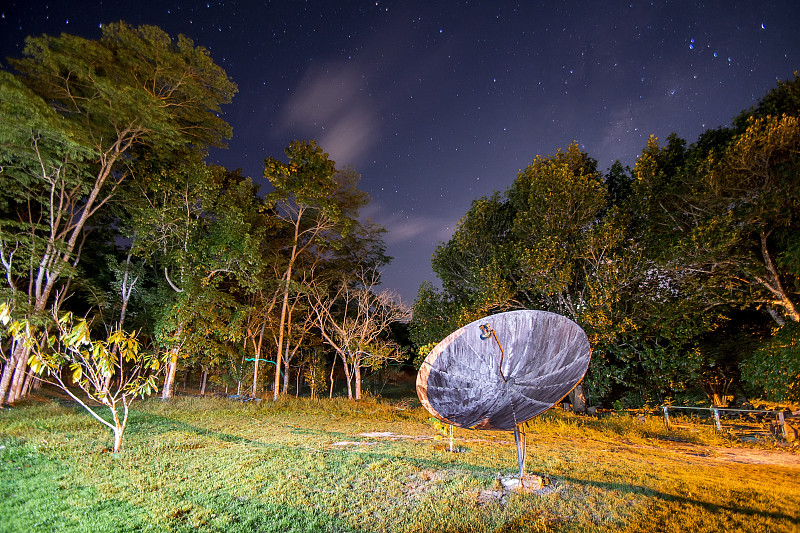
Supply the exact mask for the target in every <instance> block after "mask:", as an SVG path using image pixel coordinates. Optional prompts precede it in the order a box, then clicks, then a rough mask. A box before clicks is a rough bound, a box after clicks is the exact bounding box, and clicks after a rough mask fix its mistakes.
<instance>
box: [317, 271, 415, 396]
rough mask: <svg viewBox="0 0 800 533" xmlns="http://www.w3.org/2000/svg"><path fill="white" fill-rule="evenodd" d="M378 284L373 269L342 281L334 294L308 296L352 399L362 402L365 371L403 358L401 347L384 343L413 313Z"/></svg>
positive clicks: (348, 394) (319, 326) (323, 337)
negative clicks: (336, 356)
mask: <svg viewBox="0 0 800 533" xmlns="http://www.w3.org/2000/svg"><path fill="white" fill-rule="evenodd" d="M377 284H378V273H377V272H375V271H374V270H373V271H371V272H362V273H361V274H360V275H359V276H358V278H357V281H355V282H353V281H352V280H348V279H346V278H345V279H342V280H341V281H340V283H339V285H338V288H337V290H336V292H335V293H332V294H330V293H325V292H322V291H312V293H311V294H310V295H309V298H310V299H312V309H313V311H314V314H315V316H316V321H317V327H318V328H319V331H320V335H321V336H322V339H323V340H324V341H325V343H327V344H328V345H329V346H331V347H332V348H333V349H334V350H336V354H337V355H338V357H339V359H340V360H341V361H342V364H343V365H344V373H345V378H346V379H347V397H348V398H350V399H351V400H352V399H356V400H360V399H361V369H362V368H364V367H369V368H376V367H380V366H382V365H383V364H385V362H386V361H388V360H397V359H399V358H400V357H401V352H400V348H399V346H397V345H396V344H395V343H394V342H393V341H386V340H384V335H385V334H386V333H387V332H388V331H389V328H390V327H391V325H392V324H393V323H394V322H401V321H407V320H408V319H409V318H410V314H411V310H410V309H409V308H408V307H407V306H406V305H404V304H403V303H402V302H401V301H400V298H399V296H398V295H397V294H396V293H394V292H392V291H390V290H386V289H384V290H383V291H381V292H377V291H376V287H377ZM354 380H355V398H354V396H353V381H354Z"/></svg>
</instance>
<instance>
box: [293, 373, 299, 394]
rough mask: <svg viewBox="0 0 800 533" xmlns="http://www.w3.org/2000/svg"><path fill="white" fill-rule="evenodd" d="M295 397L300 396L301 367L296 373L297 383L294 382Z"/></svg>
mask: <svg viewBox="0 0 800 533" xmlns="http://www.w3.org/2000/svg"><path fill="white" fill-rule="evenodd" d="M294 397H295V398H299V397H300V369H299V368H298V369H297V374H295V383H294Z"/></svg>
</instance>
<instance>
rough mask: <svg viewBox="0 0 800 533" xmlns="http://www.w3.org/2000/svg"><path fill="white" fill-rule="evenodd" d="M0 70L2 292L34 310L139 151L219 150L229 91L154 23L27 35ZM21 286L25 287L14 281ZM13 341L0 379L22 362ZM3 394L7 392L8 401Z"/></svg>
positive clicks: (201, 59) (220, 74)
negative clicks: (89, 35)
mask: <svg viewBox="0 0 800 533" xmlns="http://www.w3.org/2000/svg"><path fill="white" fill-rule="evenodd" d="M24 56H25V57H23V58H22V59H16V60H11V64H12V66H13V67H14V68H15V69H16V71H17V73H18V74H17V75H16V76H12V75H10V74H8V73H5V72H4V73H2V76H1V77H0V96H2V97H1V98H0V101H2V102H3V104H2V107H0V113H2V120H0V123H2V126H0V141H1V142H0V166H1V167H2V170H1V171H0V175H2V178H3V181H4V184H5V183H7V184H8V185H7V186H4V187H3V191H2V192H0V194H2V195H3V200H2V202H0V203H2V206H3V212H4V213H5V215H4V217H3V221H2V226H0V242H2V257H3V260H2V263H3V266H4V268H5V273H6V280H7V282H8V287H9V289H10V290H11V291H12V292H14V293H15V297H17V295H18V293H19V292H20V291H21V292H22V293H23V294H22V295H20V297H19V298H18V299H19V300H22V301H26V309H27V310H26V311H24V314H25V316H26V317H33V316H34V315H37V314H42V313H43V312H44V310H45V309H46V307H47V306H48V305H49V303H50V302H51V296H52V294H53V291H54V290H56V288H57V286H58V284H59V282H60V280H61V279H62V277H63V275H64V274H65V272H67V271H69V270H70V269H73V268H75V266H76V265H77V264H78V262H79V260H80V255H81V243H82V242H83V239H84V236H85V234H84V229H85V228H86V226H87V223H88V221H89V220H90V218H91V217H92V216H93V215H95V214H96V213H97V211H98V210H99V209H101V208H103V206H105V205H106V204H107V202H108V201H109V200H110V198H111V197H112V196H113V195H114V193H115V192H116V191H117V189H118V188H119V187H120V185H122V184H123V183H124V182H126V181H128V180H129V179H131V177H132V176H131V172H130V170H131V163H132V162H133V161H135V160H136V158H137V157H138V156H140V155H141V154H142V153H145V152H148V151H169V150H173V149H176V148H178V147H180V146H184V145H188V144H192V145H194V146H207V145H213V146H221V145H222V140H223V139H224V138H225V137H226V136H228V135H230V127H229V126H228V125H227V124H226V123H225V122H224V120H222V119H221V118H220V117H219V112H220V106H221V105H222V104H225V103H228V102H230V100H231V97H232V96H233V94H234V93H235V91H236V86H235V85H234V84H233V82H231V81H230V80H229V79H228V77H227V75H226V74H225V72H224V71H223V70H222V69H221V68H220V67H218V66H217V65H215V64H214V62H213V61H212V60H211V57H210V56H209V54H208V52H207V51H206V50H205V49H203V48H199V47H195V46H194V44H193V43H192V41H191V40H190V39H188V38H187V37H184V36H179V37H178V39H177V41H173V40H171V39H170V38H169V36H168V35H167V34H166V33H164V32H163V31H162V30H160V29H159V28H156V27H154V26H141V27H139V28H132V27H130V26H128V25H126V24H125V23H118V24H109V25H105V26H104V27H103V37H102V38H101V39H100V40H98V41H93V40H87V39H83V38H80V37H75V36H71V35H66V34H63V35H61V36H59V37H51V36H47V35H43V36H41V37H29V38H28V39H27V41H26V46H25V49H24ZM25 288H27V292H25V291H26V289H25ZM24 354H25V348H24V346H23V344H18V347H17V349H16V350H15V351H14V353H13V354H12V357H11V358H10V361H9V362H8V363H7V364H6V365H5V368H4V371H3V376H2V379H0V399H3V398H5V397H6V393H7V392H8V385H9V382H10V378H11V373H12V372H13V370H14V369H15V368H17V367H18V366H19V365H22V366H24V365H25V359H26V358H25V356H24ZM9 399H10V400H11V401H13V398H9Z"/></svg>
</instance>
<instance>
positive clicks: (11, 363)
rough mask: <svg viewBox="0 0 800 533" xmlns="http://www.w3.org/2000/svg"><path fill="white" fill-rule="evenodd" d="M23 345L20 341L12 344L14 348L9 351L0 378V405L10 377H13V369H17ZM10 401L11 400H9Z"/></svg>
mask: <svg viewBox="0 0 800 533" xmlns="http://www.w3.org/2000/svg"><path fill="white" fill-rule="evenodd" d="M24 352H25V347H24V346H23V345H22V343H21V342H18V343H16V344H15V345H14V350H13V351H12V352H11V357H9V358H8V361H6V364H5V366H4V367H3V376H2V378H0V405H2V403H3V402H5V400H6V395H7V394H8V389H9V386H10V385H11V378H12V377H14V370H16V369H17V362H18V361H19V359H20V357H23V354H24ZM9 403H11V402H9Z"/></svg>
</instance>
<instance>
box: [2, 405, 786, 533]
mask: <svg viewBox="0 0 800 533" xmlns="http://www.w3.org/2000/svg"><path fill="white" fill-rule="evenodd" d="M397 407H398V406H397V404H393V403H390V402H387V401H382V400H378V399H374V398H369V399H366V400H364V401H362V402H357V403H355V402H349V401H347V400H344V399H340V400H333V401H329V400H319V401H312V400H308V399H299V400H295V399H287V400H281V401H279V402H277V403H272V402H261V403H259V404H253V403H247V404H242V403H237V402H231V401H228V400H223V399H213V398H192V397H184V398H178V399H176V400H175V401H173V402H170V403H162V402H160V401H157V400H150V401H146V402H141V403H139V404H137V409H136V410H135V411H134V412H133V413H132V415H131V420H130V422H129V428H128V430H127V432H126V436H125V443H124V446H125V449H124V451H123V452H122V453H120V454H116V455H115V454H112V453H110V452H109V451H108V448H109V446H110V444H111V436H110V434H109V433H108V432H107V431H105V429H104V428H103V427H101V426H100V425H99V424H97V423H96V422H95V421H93V420H91V419H90V418H89V417H88V416H87V415H86V414H85V413H84V412H83V411H82V410H80V409H77V408H71V407H63V406H59V405H58V404H56V403H45V404H39V405H28V406H23V407H17V408H14V409H6V410H3V411H0V445H2V446H4V448H2V449H0V531H98V532H101V531H145V530H146V531H248V532H249V531H297V532H300V531H370V532H371V531H379V532H380V531H386V532H400V531H475V532H480V531H652V530H654V529H655V530H659V531H682V532H683V531H692V533H695V532H702V531H709V532H710V531H795V530H796V525H797V524H798V523H799V522H800V511H798V508H797V505H796V502H797V501H800V486H799V485H800V484H798V483H797V482H796V479H797V476H798V475H800V468H798V466H797V463H796V462H795V464H794V466H792V465H788V466H787V465H784V466H777V465H755V464H744V463H736V462H731V461H728V460H721V459H724V457H721V455H720V450H721V449H722V448H720V447H722V446H731V445H732V444H733V441H732V440H731V439H729V438H727V437H725V436H724V435H719V434H716V433H715V432H714V431H713V428H707V427H702V426H698V427H697V428H694V429H693V430H692V431H670V432H668V431H666V429H665V428H664V425H663V422H662V421H661V419H660V418H659V417H657V416H653V417H647V418H645V419H643V420H640V419H637V418H634V417H629V416H609V417H604V418H602V419H595V418H587V417H578V416H575V415H570V414H565V413H560V412H556V411H551V412H549V413H547V414H545V415H544V416H542V417H540V418H538V419H536V420H535V421H534V422H533V423H532V424H531V425H530V428H529V433H528V462H527V467H528V471H529V472H532V473H535V474H539V475H543V476H545V477H546V478H547V479H548V480H549V485H548V486H547V489H546V491H545V492H546V494H543V495H537V494H508V493H503V492H502V489H501V486H500V484H499V482H498V476H499V474H501V473H502V474H511V473H513V472H514V471H515V465H516V457H515V451H514V447H513V445H512V442H513V438H512V437H511V435H510V434H508V433H492V432H471V431H466V430H459V429H457V430H456V431H455V436H456V444H457V446H459V448H461V449H463V453H456V454H454V453H450V452H448V451H446V447H445V445H444V443H445V441H446V439H445V441H442V440H434V438H433V437H434V436H435V435H436V432H435V430H434V428H433V427H432V426H431V425H430V424H429V423H428V422H427V420H428V415H427V414H426V413H425V412H424V411H423V410H422V409H421V408H419V407H410V408H407V409H405V410H401V409H398V408H397ZM365 432H391V433H392V434H393V435H394V436H393V437H386V436H384V437H380V436H373V437H366V436H362V435H360V434H361V433H365ZM668 439H670V440H668ZM356 443H359V444H356ZM751 449H753V447H751ZM755 453H770V452H769V451H759V450H757V449H755Z"/></svg>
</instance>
